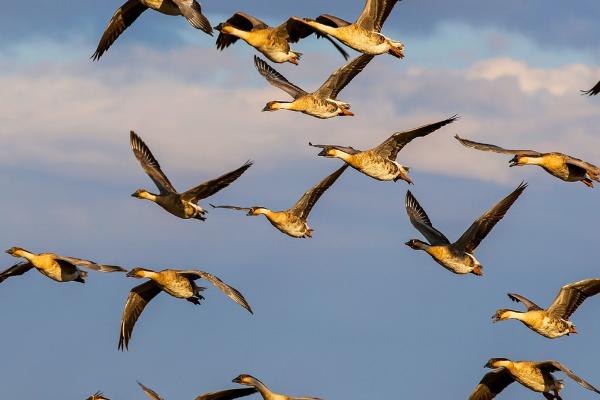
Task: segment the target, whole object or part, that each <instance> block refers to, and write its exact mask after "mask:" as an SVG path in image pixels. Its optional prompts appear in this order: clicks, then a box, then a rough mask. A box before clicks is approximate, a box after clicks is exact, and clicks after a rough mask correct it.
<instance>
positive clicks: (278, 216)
mask: <svg viewBox="0 0 600 400" xmlns="http://www.w3.org/2000/svg"><path fill="white" fill-rule="evenodd" d="M347 167H348V165H344V166H343V167H341V168H339V169H338V170H336V171H335V172H334V173H332V174H331V175H329V176H327V177H326V178H325V179H323V180H322V181H321V182H319V183H317V184H316V185H315V186H313V187H312V188H310V189H309V190H308V191H306V193H304V194H303V195H302V197H300V200H298V201H297V202H296V204H294V205H293V206H292V207H291V208H289V209H287V210H284V211H273V210H270V209H268V208H266V207H261V206H254V207H238V206H215V205H212V204H211V207H213V208H226V209H230V210H238V211H247V212H248V213H247V214H246V215H248V216H252V217H255V216H258V215H264V216H265V217H266V218H267V220H268V221H269V222H270V223H271V225H273V226H274V227H275V228H277V229H279V231H281V232H283V233H285V234H286V235H289V236H291V237H294V238H310V237H312V233H313V230H312V229H311V228H310V227H309V226H308V223H307V222H306V221H307V219H308V215H309V214H310V211H311V210H312V208H313V207H314V205H315V204H316V202H317V201H318V200H319V198H320V197H321V196H322V195H323V193H325V191H326V190H327V189H329V187H330V186H331V185H333V184H334V182H335V181H336V180H337V179H338V178H339V177H340V175H341V174H342V173H343V172H344V171H345V170H346V168H347Z"/></svg>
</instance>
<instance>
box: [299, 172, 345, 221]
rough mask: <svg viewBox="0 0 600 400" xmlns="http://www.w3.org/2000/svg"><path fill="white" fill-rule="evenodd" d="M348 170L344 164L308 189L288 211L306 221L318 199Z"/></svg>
mask: <svg viewBox="0 0 600 400" xmlns="http://www.w3.org/2000/svg"><path fill="white" fill-rule="evenodd" d="M346 168H348V164H344V165H343V166H342V167H341V168H339V169H337V170H336V171H335V172H334V173H332V174H331V175H328V176H327V177H326V178H325V179H323V180H322V181H321V182H319V183H317V184H316V185H315V186H313V187H312V188H310V189H309V190H308V191H306V193H304V194H303V195H302V197H300V200H298V201H297V202H296V204H294V206H293V207H292V208H290V209H289V210H288V211H289V212H291V213H292V214H294V215H296V216H297V217H299V218H301V219H303V220H306V219H307V218H308V214H310V211H311V210H312V208H313V207H314V205H315V203H316V202H317V201H318V200H319V198H320V197H321V196H322V195H323V193H325V191H326V190H327V189H329V187H330V186H331V185H333V184H334V183H335V181H336V180H337V179H338V178H339V177H340V175H342V173H343V172H344V171H345V170H346Z"/></svg>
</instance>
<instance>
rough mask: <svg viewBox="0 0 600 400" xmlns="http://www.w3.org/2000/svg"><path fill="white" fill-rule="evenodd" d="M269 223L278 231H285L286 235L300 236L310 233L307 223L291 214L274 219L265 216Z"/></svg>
mask: <svg viewBox="0 0 600 400" xmlns="http://www.w3.org/2000/svg"><path fill="white" fill-rule="evenodd" d="M267 219H268V220H269V222H270V223H271V225H273V226H274V227H275V228H277V229H278V230H279V231H281V232H283V233H285V234H286V235H289V236H292V237H295V238H302V237H306V236H309V235H310V232H311V229H310V228H309V227H308V225H307V224H306V223H305V222H304V221H302V220H301V219H300V218H297V217H294V216H292V217H291V218H289V219H286V220H279V221H278V220H276V219H272V218H269V217H267Z"/></svg>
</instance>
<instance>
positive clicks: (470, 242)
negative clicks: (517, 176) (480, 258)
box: [455, 182, 527, 253]
mask: <svg viewBox="0 0 600 400" xmlns="http://www.w3.org/2000/svg"><path fill="white" fill-rule="evenodd" d="M526 187H527V183H525V182H521V184H520V185H519V186H517V188H516V189H515V190H514V191H513V192H512V193H511V194H509V195H508V196H506V197H505V198H503V199H502V200H500V202H498V204H496V205H495V206H494V207H492V208H491V209H489V210H488V211H486V212H485V214H483V215H482V216H481V217H479V219H478V220H477V221H475V222H473V224H472V225H471V226H470V227H469V229H467V231H466V232H465V233H463V235H462V236H461V237H460V238H459V239H458V240H457V241H456V243H455V245H456V247H457V248H459V249H462V250H463V251H465V252H467V253H472V252H473V251H474V250H475V249H476V248H477V246H479V243H481V241H482V240H483V239H484V238H485V237H486V236H487V235H488V233H490V231H491V230H492V228H493V227H494V226H495V225H496V224H497V223H498V221H500V220H501V219H502V218H503V217H504V215H505V214H506V212H507V211H508V209H509V208H510V207H511V206H512V205H513V203H514V202H515V201H516V200H517V199H518V198H519V196H520V195H521V193H523V191H524V190H525V188H526Z"/></svg>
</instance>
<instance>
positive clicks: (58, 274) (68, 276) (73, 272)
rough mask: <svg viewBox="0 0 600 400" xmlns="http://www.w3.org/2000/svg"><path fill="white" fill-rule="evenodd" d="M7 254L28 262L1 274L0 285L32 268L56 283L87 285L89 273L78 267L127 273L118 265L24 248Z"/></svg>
mask: <svg viewBox="0 0 600 400" xmlns="http://www.w3.org/2000/svg"><path fill="white" fill-rule="evenodd" d="M6 253H7V254H10V255H11V256H13V257H20V258H24V259H25V260H27V261H25V262H21V263H18V264H15V265H13V266H12V267H10V268H8V269H7V270H5V271H3V272H1V273H0V283H1V282H4V280H5V279H6V278H10V277H12V276H18V275H23V274H24V273H25V272H27V271H29V270H30V269H32V268H35V269H37V270H38V271H40V272H41V273H42V274H43V275H45V276H47V277H48V278H50V279H52V280H53V281H56V282H71V281H75V282H80V283H85V279H86V278H87V275H88V273H87V271H82V270H80V269H79V268H77V267H84V268H88V269H93V270H94V271H100V272H127V270H126V269H124V268H121V267H118V266H116V265H104V264H96V263H95V262H93V261H89V260H83V259H81V258H75V257H65V256H59V255H58V254H55V253H39V254H35V253H32V252H30V251H27V250H25V249H24V248H22V247H11V248H10V249H8V250H6Z"/></svg>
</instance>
